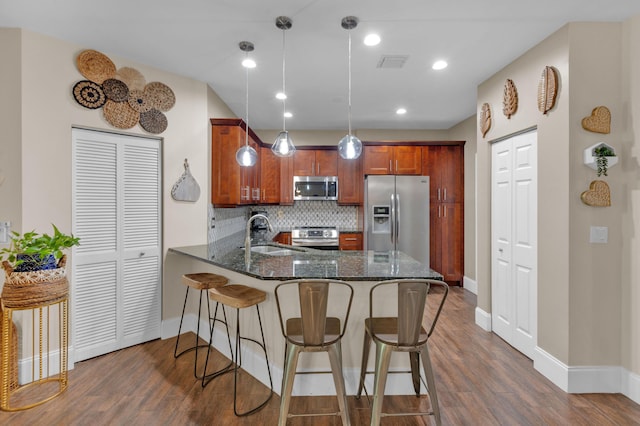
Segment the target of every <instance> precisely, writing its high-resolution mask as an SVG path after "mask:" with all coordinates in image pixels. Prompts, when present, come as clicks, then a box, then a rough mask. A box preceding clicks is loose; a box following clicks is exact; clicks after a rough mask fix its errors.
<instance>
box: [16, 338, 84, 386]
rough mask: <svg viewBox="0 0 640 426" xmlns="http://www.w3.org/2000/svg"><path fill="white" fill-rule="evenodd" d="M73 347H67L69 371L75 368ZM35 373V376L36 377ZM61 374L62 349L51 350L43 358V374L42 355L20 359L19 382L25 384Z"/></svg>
mask: <svg viewBox="0 0 640 426" xmlns="http://www.w3.org/2000/svg"><path fill="white" fill-rule="evenodd" d="M72 353H73V347H69V348H67V371H69V370H73V362H72V356H71V354H72ZM34 373H35V377H34ZM57 374H60V350H59V349H56V350H53V351H50V352H49V354H48V355H47V354H44V357H43V358H42V376H41V375H40V357H39V356H38V355H34V356H32V357H28V358H22V359H20V360H18V383H19V384H20V385H24V384H27V383H31V382H33V381H35V380H40V379H44V378H46V377H51V376H55V375H57Z"/></svg>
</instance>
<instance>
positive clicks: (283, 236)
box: [273, 232, 291, 246]
mask: <svg viewBox="0 0 640 426" xmlns="http://www.w3.org/2000/svg"><path fill="white" fill-rule="evenodd" d="M273 241H274V242H276V243H280V244H286V245H288V246H290V245H291V232H278V235H276V236H275V237H273Z"/></svg>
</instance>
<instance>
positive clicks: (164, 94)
mask: <svg viewBox="0 0 640 426" xmlns="http://www.w3.org/2000/svg"><path fill="white" fill-rule="evenodd" d="M143 93H144V96H145V97H146V98H147V99H148V100H149V102H150V103H151V105H153V107H154V108H155V109H157V110H159V111H165V112H166V111H169V110H170V109H171V108H173V105H174V104H175V103H176V96H175V95H174V94H173V90H171V88H170V87H169V86H167V85H166V84H164V83H160V82H159V81H153V82H151V83H149V84H147V85H146V86H145V87H144V91H143Z"/></svg>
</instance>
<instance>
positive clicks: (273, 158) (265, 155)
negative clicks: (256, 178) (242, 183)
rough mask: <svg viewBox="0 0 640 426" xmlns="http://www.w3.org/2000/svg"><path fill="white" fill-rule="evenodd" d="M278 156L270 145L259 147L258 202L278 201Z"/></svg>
mask: <svg viewBox="0 0 640 426" xmlns="http://www.w3.org/2000/svg"><path fill="white" fill-rule="evenodd" d="M280 190H281V183H280V157H278V156H277V155H275V154H274V153H273V151H271V148H270V147H266V146H263V147H262V148H260V204H278V203H279V202H280Z"/></svg>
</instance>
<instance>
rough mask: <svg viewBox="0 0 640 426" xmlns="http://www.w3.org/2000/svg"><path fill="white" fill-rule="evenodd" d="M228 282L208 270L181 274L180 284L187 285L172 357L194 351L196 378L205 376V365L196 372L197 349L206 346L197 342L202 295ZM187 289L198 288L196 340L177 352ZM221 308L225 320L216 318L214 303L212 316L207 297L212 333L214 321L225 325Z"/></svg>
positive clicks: (223, 277) (216, 312) (194, 372)
mask: <svg viewBox="0 0 640 426" xmlns="http://www.w3.org/2000/svg"><path fill="white" fill-rule="evenodd" d="M228 282H229V279H228V278H227V277H225V276H222V275H218V274H213V273H210V272H197V273H193V274H184V275H183V276H182V284H184V285H185V286H186V287H187V289H186V292H185V295H184V304H183V305H182V316H181V317H180V326H179V327H178V338H177V339H176V346H175V348H174V350H173V357H174V358H178V357H179V356H181V355H183V354H185V353H187V352H190V351H195V360H194V363H193V375H194V376H195V377H196V378H197V379H202V378H204V377H206V376H207V374H206V365H205V370H203V372H202V374H198V349H200V348H205V347H208V345H199V344H198V339H199V337H200V314H201V311H202V295H203V292H205V291H208V290H211V289H214V288H219V287H223V286H225V285H226V284H227V283H228ZM189 289H194V290H200V301H199V303H198V318H197V326H196V340H195V344H194V345H193V346H190V347H188V348H185V349H183V350H182V351H180V352H178V345H179V344H180V333H181V332H182V322H183V321H184V312H185V309H186V307H187V299H188V298H189ZM222 309H223V314H224V317H225V320H217V319H216V317H217V314H218V305H217V304H216V309H215V313H214V316H213V317H212V316H211V306H210V304H209V300H208V299H207V312H208V314H209V321H210V331H211V332H212V333H213V328H214V325H215V322H216V321H219V322H222V323H224V324H225V325H226V313H225V312H224V306H223V308H222ZM228 334H229V331H228V330H227V335H228ZM229 349H230V350H231V340H229Z"/></svg>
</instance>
